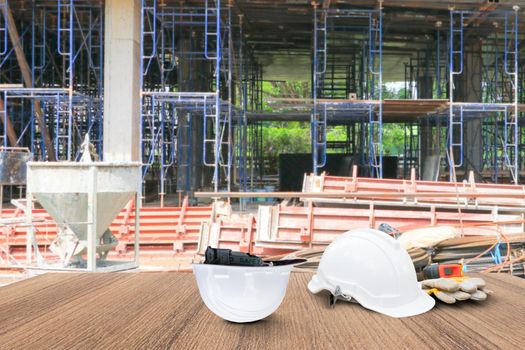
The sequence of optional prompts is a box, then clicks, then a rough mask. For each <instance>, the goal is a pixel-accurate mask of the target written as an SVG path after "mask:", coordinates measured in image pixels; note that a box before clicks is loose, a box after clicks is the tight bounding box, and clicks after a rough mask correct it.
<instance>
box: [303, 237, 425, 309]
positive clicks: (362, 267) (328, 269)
mask: <svg viewBox="0 0 525 350" xmlns="http://www.w3.org/2000/svg"><path fill="white" fill-rule="evenodd" d="M308 289H309V290H310V292H312V293H319V292H320V291H322V290H328V291H330V292H331V293H332V294H333V295H335V296H339V297H342V298H343V299H346V300H348V301H349V300H351V299H355V300H356V301H357V302H358V303H359V304H361V305H362V306H364V307H366V308H367V309H370V310H374V311H377V312H380V313H383V314H385V315H388V316H392V317H406V316H413V315H418V314H421V313H424V312H427V311H428V310H430V309H432V307H434V304H435V300H434V299H433V298H432V297H431V296H429V295H428V294H426V293H425V292H423V291H422V290H421V288H420V286H419V284H418V282H417V277H416V272H415V269H414V265H413V263H412V260H411V259H410V256H409V255H408V253H407V252H406V250H405V249H403V248H402V247H401V246H400V244H399V243H398V242H397V241H396V240H395V239H394V238H392V237H390V236H389V235H387V234H385V233H383V232H381V231H378V230H374V229H360V230H354V231H350V232H347V233H345V234H343V235H341V236H339V237H338V238H336V239H335V240H334V241H333V242H332V243H331V244H330V245H329V246H328V247H327V248H326V250H325V252H324V253H323V256H322V257H321V261H320V263H319V268H318V269H317V274H316V275H315V276H313V277H312V280H311V281H310V283H308Z"/></svg>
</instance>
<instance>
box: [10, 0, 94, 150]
mask: <svg viewBox="0 0 525 350" xmlns="http://www.w3.org/2000/svg"><path fill="white" fill-rule="evenodd" d="M6 6H7V2H6V1H2V3H0V8H1V9H2V13H3V14H4V16H2V21H0V37H1V38H0V69H2V71H3V73H4V79H6V80H7V81H4V82H6V83H7V84H4V85H3V87H2V88H1V89H0V98H1V99H2V102H3V108H1V109H0V117H1V118H3V122H4V123H3V124H2V130H1V142H2V145H3V146H8V144H9V142H8V137H7V127H6V125H7V123H11V124H12V125H13V130H14V131H15V132H16V133H17V140H16V143H15V144H11V146H25V147H28V148H30V149H31V151H32V152H33V154H34V157H35V159H40V160H46V159H57V160H75V159H78V157H79V156H80V145H81V144H82V141H83V139H84V136H85V135H86V134H89V135H90V140H91V142H92V143H93V144H94V145H95V147H96V150H97V152H98V154H102V110H103V105H102V103H103V102H102V90H103V89H102V86H103V85H102V84H103V59H104V56H103V55H104V53H103V32H104V23H103V12H104V11H103V8H102V6H101V5H100V4H98V5H94V4H92V2H91V1H87V0H75V1H73V0H56V2H55V5H47V4H45V5H43V4H37V3H36V2H33V4H32V8H31V9H30V11H31V21H32V22H31V25H29V26H27V27H25V28H23V31H22V32H20V33H19V34H20V35H14V33H17V34H18V30H17V28H9V26H8V22H7V20H6V18H5V16H7V13H8V12H9V11H10V9H9V10H8V9H7V7H6ZM51 18H54V19H56V21H55V20H51ZM10 34H13V36H11V35H10ZM10 37H11V40H9V38H10ZM17 37H18V39H17V40H19V42H16V43H13V42H11V41H12V40H15V39H14V38H17ZM15 46H19V47H21V49H20V51H19V53H18V54H17V53H16V50H15ZM20 52H21V53H20ZM25 53H30V60H29V61H28V60H27V59H26V58H25V56H24V55H25ZM18 56H22V57H18ZM21 62H22V63H21ZM26 66H27V68H28V69H27V70H26ZM9 116H16V118H15V117H12V118H11V119H12V120H8V118H9ZM37 116H38V117H40V119H41V120H42V121H43V122H44V125H39V123H37V122H36V120H37ZM46 132H47V133H48V134H47V135H45V133H46ZM44 136H47V137H48V138H49V139H50V140H51V144H52V147H53V151H54V153H53V154H52V155H50V154H49V152H50V150H48V149H46V147H45V142H44ZM11 143H13V142H11Z"/></svg>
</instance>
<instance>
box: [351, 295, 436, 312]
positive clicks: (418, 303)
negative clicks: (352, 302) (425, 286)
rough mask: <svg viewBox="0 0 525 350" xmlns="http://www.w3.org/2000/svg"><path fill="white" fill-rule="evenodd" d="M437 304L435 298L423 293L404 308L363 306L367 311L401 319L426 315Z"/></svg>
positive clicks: (403, 306)
mask: <svg viewBox="0 0 525 350" xmlns="http://www.w3.org/2000/svg"><path fill="white" fill-rule="evenodd" d="M358 301H359V300H358ZM435 304H436V300H434V298H432V297H431V296H430V295H428V294H427V293H425V292H423V291H421V292H420V293H419V294H418V297H417V298H416V299H415V300H413V301H412V302H410V303H408V304H404V305H402V306H398V307H390V308H385V307H380V308H375V307H369V306H368V305H363V306H364V307H366V308H367V309H370V310H373V311H377V312H379V313H382V314H385V315H387V316H390V317H396V318H400V317H410V316H416V315H419V314H422V313H425V312H427V311H429V310H430V309H432V308H433V307H434V305H435ZM361 305H362V304H361Z"/></svg>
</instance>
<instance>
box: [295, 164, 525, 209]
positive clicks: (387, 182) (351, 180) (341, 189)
mask: <svg viewBox="0 0 525 350" xmlns="http://www.w3.org/2000/svg"><path fill="white" fill-rule="evenodd" d="M303 192H307V193H312V192H313V193H315V192H319V193H341V194H342V195H341V198H315V199H308V200H313V201H315V202H326V203H348V204H352V197H351V196H350V195H351V194H352V193H359V192H362V193H370V194H372V196H370V198H360V199H359V200H356V201H355V202H356V203H362V202H363V201H371V200H374V201H376V202H381V203H383V204H389V203H390V204H391V205H404V206H407V205H417V206H425V205H427V206H428V205H439V204H442V205H448V206H459V207H464V208H471V209H477V208H481V209H490V208H491V207H494V206H498V207H499V208H500V209H502V208H509V209H512V210H516V211H525V186H522V185H503V184H487V183H476V182H474V180H473V177H472V178H471V180H470V181H464V182H443V181H423V180H416V179H415V176H412V178H411V179H410V180H398V179H375V178H363V177H357V172H355V171H354V175H353V176H352V177H342V176H330V175H326V174H324V173H323V174H322V175H319V176H315V175H313V174H311V175H305V178H304V182H303ZM373 193H377V195H375V196H374V195H373ZM388 193H395V194H403V193H406V194H407V195H408V194H410V195H411V196H407V197H405V198H404V197H402V196H400V197H399V198H396V199H392V198H382V197H385V196H383V194H388ZM417 193H425V194H428V193H436V194H443V193H447V194H451V195H456V194H457V195H462V194H469V195H475V194H480V195H486V194H497V195H500V196H498V197H497V198H494V197H491V198H486V197H485V198H484V197H479V198H454V197H453V196H450V197H439V198H438V197H436V198H432V197H425V198H416V199H415V200H414V198H413V196H412V195H413V194H417ZM346 194H349V196H346V197H345V198H343V196H344V195H346ZM520 195H522V197H521V198H516V196H520Z"/></svg>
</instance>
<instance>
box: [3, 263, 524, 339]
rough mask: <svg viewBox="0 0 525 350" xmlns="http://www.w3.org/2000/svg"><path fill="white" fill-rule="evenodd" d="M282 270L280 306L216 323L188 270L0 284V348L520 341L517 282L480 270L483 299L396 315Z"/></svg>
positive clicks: (519, 287) (520, 281) (520, 302)
mask: <svg viewBox="0 0 525 350" xmlns="http://www.w3.org/2000/svg"><path fill="white" fill-rule="evenodd" d="M310 276H311V274H309V273H294V274H292V276H291V280H290V285H289V287H288V291H287V295H286V298H285V300H284V302H283V304H282V305H281V307H280V308H279V309H278V310H277V311H276V312H275V313H274V314H273V315H271V316H270V317H268V318H267V319H265V320H262V321H259V322H255V323H251V324H235V323H230V322H227V321H223V320H222V319H220V318H218V317H217V316H215V315H214V314H212V313H211V312H210V311H209V310H208V309H207V308H206V307H205V306H204V304H203V303H202V301H201V299H200V297H199V294H198V290H197V286H196V284H195V281H194V278H193V275H192V274H190V273H118V274H45V275H42V276H39V277H35V278H32V279H29V280H26V281H23V282H19V283H16V284H12V285H9V286H6V287H3V288H0V344H1V348H2V349H47V348H53V349H94V348H103V349H166V348H172V349H210V348H211V349H312V348H317V349H351V348H367V349H384V348H396V349H399V348H412V349H416V348H417V349H424V348H434V349H443V348H445V349H449V348H454V349H479V348H485V349H496V348H523V344H525V330H524V329H523V320H524V317H525V316H524V315H525V298H524V297H523V296H524V295H525V280H523V279H519V278H516V277H511V276H508V275H495V274H493V275H490V276H485V279H486V280H487V282H488V285H489V287H490V288H491V289H493V290H494V291H495V294H494V295H492V296H491V297H489V300H488V301H486V302H483V303H476V302H463V303H460V304H457V305H444V304H437V305H436V307H435V308H434V309H433V310H431V311H430V312H427V313H426V314H423V315H419V316H415V317H409V318H403V319H395V318H390V317H387V316H384V315H381V314H378V313H375V312H372V311H368V310H366V309H364V308H362V307H360V306H359V305H357V304H352V303H345V302H338V303H337V304H336V305H335V307H334V308H329V307H328V297H327V295H312V294H310V293H309V292H308V291H307V289H306V284H307V283H308V281H309V279H310Z"/></svg>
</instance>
